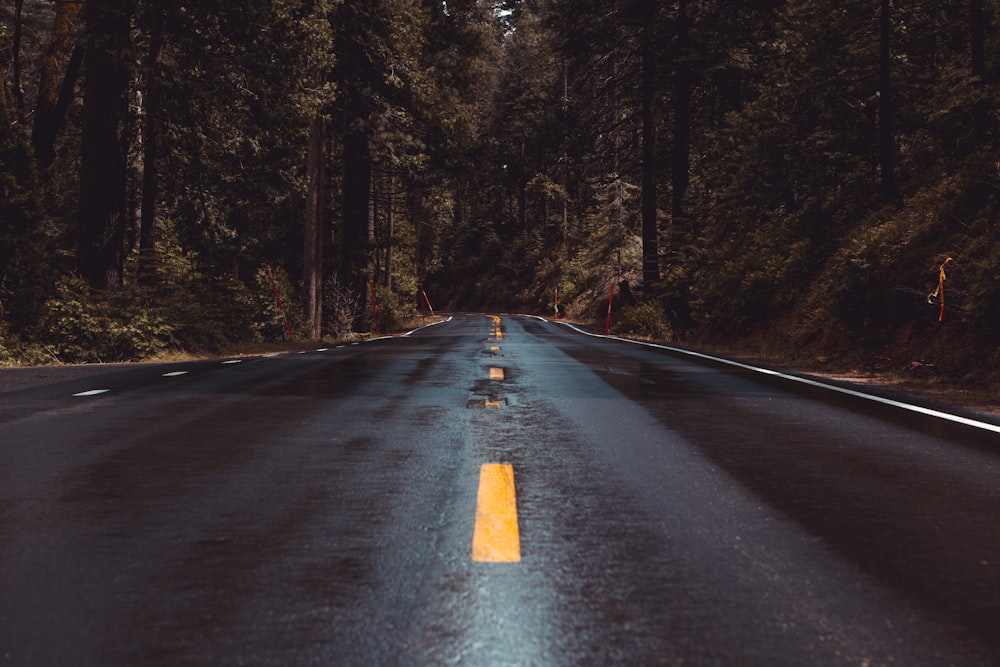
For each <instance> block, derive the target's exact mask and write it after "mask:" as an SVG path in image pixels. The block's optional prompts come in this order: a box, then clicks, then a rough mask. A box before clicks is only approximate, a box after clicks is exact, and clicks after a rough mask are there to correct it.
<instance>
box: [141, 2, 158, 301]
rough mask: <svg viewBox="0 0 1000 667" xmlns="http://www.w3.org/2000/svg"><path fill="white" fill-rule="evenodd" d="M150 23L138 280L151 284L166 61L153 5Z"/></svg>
mask: <svg viewBox="0 0 1000 667" xmlns="http://www.w3.org/2000/svg"><path fill="white" fill-rule="evenodd" d="M152 11H153V12H154V13H153V16H152V19H151V23H150V44H149V56H148V62H147V63H146V94H145V96H144V98H143V102H144V104H143V106H144V107H145V112H146V115H145V118H144V121H143V131H142V205H141V207H140V210H141V214H140V217H139V267H138V276H137V280H138V282H139V284H140V285H149V284H152V283H153V280H154V278H155V274H156V271H155V263H156V246H155V237H156V215H157V202H158V200H159V192H158V191H159V180H158V175H159V174H158V171H157V162H158V151H159V123H158V120H159V118H158V116H159V109H160V104H161V103H162V100H161V94H160V91H161V86H160V74H161V73H160V65H161V64H162V62H163V39H164V37H163V23H164V16H163V13H162V10H161V9H160V7H159V6H154V7H153V9H152Z"/></svg>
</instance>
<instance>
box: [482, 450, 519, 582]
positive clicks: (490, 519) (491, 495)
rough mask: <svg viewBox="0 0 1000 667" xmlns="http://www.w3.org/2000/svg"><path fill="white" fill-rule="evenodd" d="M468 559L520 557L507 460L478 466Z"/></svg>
mask: <svg viewBox="0 0 1000 667" xmlns="http://www.w3.org/2000/svg"><path fill="white" fill-rule="evenodd" d="M472 560H474V561H480V562H483V563H514V562H518V561H520V560H521V536H520V534H519V533H518V530H517V498H516V494H515V492H514V466H512V465H510V464H509V463H486V464H484V465H483V467H482V468H480V469H479V495H478V498H477V500H476V528H475V531H474V533H473V535H472Z"/></svg>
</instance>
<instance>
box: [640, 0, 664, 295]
mask: <svg viewBox="0 0 1000 667" xmlns="http://www.w3.org/2000/svg"><path fill="white" fill-rule="evenodd" d="M641 1H642V4H641V12H640V16H641V19H642V27H641V31H642V32H641V37H640V39H641V55H642V90H641V94H642V282H643V290H645V291H646V292H647V293H650V292H651V291H652V290H653V288H654V285H655V284H656V283H657V282H658V281H659V280H660V248H659V229H658V225H657V220H656V127H655V125H654V116H653V102H654V97H655V95H656V32H655V29H654V22H655V19H656V4H657V3H656V0H641Z"/></svg>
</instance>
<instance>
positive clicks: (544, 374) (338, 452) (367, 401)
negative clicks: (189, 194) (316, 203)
mask: <svg viewBox="0 0 1000 667" xmlns="http://www.w3.org/2000/svg"><path fill="white" fill-rule="evenodd" d="M489 464H505V466H504V470H512V471H513V484H514V487H515V488H516V523H515V528H516V530H517V532H516V535H511V534H507V535H505V538H504V539H513V540H516V546H517V547H518V548H517V552H516V556H517V558H516V559H514V558H511V559H510V560H509V562H482V561H480V560H477V559H474V558H473V549H472V542H473V534H474V532H475V531H476V530H477V528H478V522H479V521H480V520H482V519H483V517H482V515H483V510H482V506H481V501H482V496H481V494H480V493H479V492H480V489H479V482H480V474H481V470H482V469H483V466H484V465H487V466H488V465H489ZM507 466H509V468H507ZM998 480H1000V438H998V437H997V436H995V435H993V434H992V433H986V432H980V431H978V430H977V429H975V428H971V429H970V428H966V427H962V428H955V427H953V426H949V425H947V424H942V423H940V421H939V420H935V419H932V418H929V417H926V416H924V417H914V416H912V415H911V414H909V413H901V412H900V411H898V410H896V409H894V408H890V407H884V406H881V405H876V404H868V403H864V402H860V401H857V400H853V399H852V400H844V399H842V398H838V397H837V396H835V395H825V394H823V392H822V391H821V390H816V389H815V388H800V387H796V386H795V385H793V384H791V383H787V382H783V381H775V380H773V379H768V378H766V377H763V378H759V377H755V376H754V375H753V374H747V373H741V372H734V371H733V370H732V369H727V368H725V367H721V366H718V365H714V364H705V363H698V362H695V361H693V360H691V359H688V358H685V357H683V356H678V355H676V354H672V353H670V352H668V351H664V350H660V349H652V348H646V347H639V346H635V345H629V344H626V343H622V342H618V341H612V340H605V339H600V338H594V337H588V336H584V335H582V334H579V333H576V332H573V331H570V330H569V329H567V328H565V327H563V326H560V325H558V324H555V323H551V322H547V321H543V320H539V319H536V318H528V317H514V316H500V318H499V319H497V318H493V317H488V316H479V315H466V316H455V317H454V318H453V319H452V320H451V321H448V322H446V323H442V324H438V325H435V326H432V327H428V328H426V329H422V330H419V331H416V332H414V333H412V334H411V335H408V336H405V337H395V338H391V339H381V340H373V341H369V342H365V343H361V344H357V345H346V346H342V347H333V346H331V347H329V348H321V349H316V350H307V351H304V352H302V353H288V354H281V355H276V356H273V357H255V358H245V359H238V358H234V359H228V360H216V361H203V362H191V363H179V364H164V365H150V366H146V365H143V366H138V367H129V368H123V369H120V370H114V371H109V370H108V369H103V370H102V371H101V372H100V373H97V374H94V375H84V376H81V377H74V378H72V379H68V380H64V381H58V382H45V383H41V384H37V385H34V386H30V387H25V388H22V389H17V390H13V391H7V392H3V393H0V665H6V664H10V665H70V664H72V665H312V664H316V665H449V664H454V665H566V666H569V665H607V664H622V665H657V664H665V665H730V664H738V665H804V664H809V665H880V664H899V665H947V664H952V665H989V664H997V663H998V662H1000V636H998V635H997V633H996V631H995V629H996V628H998V627H1000V596H998V595H997V592H998V591H1000V555H998V554H1000V532H998V531H997V530H996V526H997V524H998V519H1000V481H998ZM477 507H479V511H478V512H477Z"/></svg>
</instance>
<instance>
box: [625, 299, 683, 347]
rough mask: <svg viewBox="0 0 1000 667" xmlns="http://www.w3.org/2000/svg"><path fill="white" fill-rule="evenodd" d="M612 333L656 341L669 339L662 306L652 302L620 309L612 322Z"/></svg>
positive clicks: (669, 332) (669, 333)
mask: <svg viewBox="0 0 1000 667" xmlns="http://www.w3.org/2000/svg"><path fill="white" fill-rule="evenodd" d="M612 332H613V333H615V334H621V335H630V336H645V337H648V338H657V339H666V338H670V337H671V331H670V327H669V325H667V317H666V313H665V312H664V310H663V306H661V305H660V304H658V303H655V302H652V301H645V302H643V303H638V304H635V305H632V306H625V307H624V308H622V309H621V311H620V312H619V314H618V316H617V318H616V319H614V320H613V326H612Z"/></svg>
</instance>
